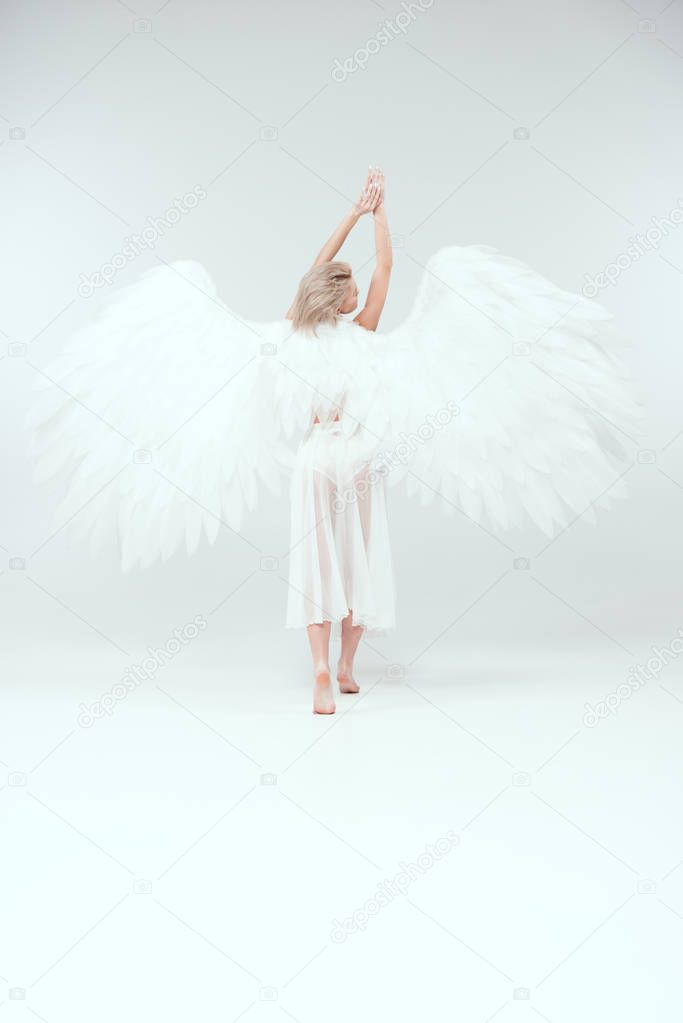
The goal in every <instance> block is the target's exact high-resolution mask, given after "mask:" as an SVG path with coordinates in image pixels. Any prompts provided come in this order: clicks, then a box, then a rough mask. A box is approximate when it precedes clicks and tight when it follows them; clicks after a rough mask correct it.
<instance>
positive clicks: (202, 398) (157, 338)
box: [29, 262, 288, 568]
mask: <svg viewBox="0 0 683 1023" xmlns="http://www.w3.org/2000/svg"><path fill="white" fill-rule="evenodd" d="M287 331H288V326H287V325H286V324H285V323H280V324H257V323H249V322H247V321H244V320H241V319H240V318H239V317H237V316H236V315H235V314H234V313H232V312H231V311H230V310H229V309H227V307H226V306H224V305H223V303H221V301H220V300H219V299H218V297H217V295H216V290H215V287H214V285H213V282H212V280H211V278H210V277H209V275H208V274H207V272H206V271H205V270H204V268H203V267H202V266H201V265H200V264H198V263H194V262H178V263H174V264H170V265H168V266H164V267H160V268H158V269H155V270H152V271H150V272H149V273H148V274H147V275H146V276H144V277H143V278H142V279H141V280H140V281H138V282H137V283H135V284H133V285H131V286H130V287H127V288H125V289H122V290H121V291H120V292H119V293H118V295H117V296H116V298H115V300H114V301H113V302H112V303H111V304H109V305H108V306H106V307H105V308H104V309H103V310H102V312H101V314H100V315H99V318H98V319H96V320H95V321H94V322H93V323H91V324H88V325H87V326H85V327H84V328H82V329H81V330H80V332H79V333H77V334H76V336H75V337H74V338H73V339H72V340H71V341H70V343H69V344H68V346H67V347H66V349H65V351H64V353H63V354H62V355H61V356H60V357H59V358H58V360H57V361H56V362H55V363H54V364H53V365H51V366H50V367H48V369H47V370H46V371H45V373H44V375H43V377H42V378H41V382H40V385H39V391H38V393H37V395H36V397H35V401H34V405H33V408H32V410H31V413H30V416H29V420H30V421H29V426H30V427H31V428H32V431H33V438H34V448H35V453H36V455H37V476H38V478H39V479H48V478H51V477H57V480H58V482H60V483H62V484H63V487H64V491H65V492H64V497H63V500H62V502H61V505H60V507H59V509H58V511H57V516H56V524H57V526H58V527H61V526H63V525H65V524H66V523H69V522H72V526H73V529H74V530H75V531H76V533H77V535H78V537H79V538H80V539H82V540H87V541H89V543H90V545H91V547H92V549H98V548H99V547H100V546H101V545H102V544H103V543H104V542H105V541H106V540H108V539H111V538H114V539H118V541H119V543H120V545H121V553H122V562H123V567H124V568H129V567H131V566H133V565H135V564H139V565H147V564H149V563H151V562H153V561H154V560H155V559H157V558H162V559H164V560H165V559H166V558H168V557H169V556H170V555H171V554H173V553H174V552H175V551H176V550H177V549H179V548H180V547H182V546H184V547H185V548H186V550H187V551H188V553H192V552H193V551H194V550H195V549H196V548H197V546H198V544H199V541H200V538H201V536H202V535H203V534H204V535H206V536H207V537H208V539H209V541H211V542H213V541H214V540H215V538H216V535H217V533H218V530H219V528H220V527H221V525H222V524H223V525H227V526H229V527H230V528H231V529H233V530H236V531H239V529H240V526H241V524H242V519H243V514H244V510H245V508H251V507H253V505H254V502H255V499H256V493H257V484H258V482H259V480H260V481H262V482H263V483H264V484H265V485H266V486H267V487H269V488H270V489H273V490H275V491H277V489H278V485H279V478H280V468H281V465H282V464H283V461H284V460H286V449H285V448H284V447H283V444H282V439H281V435H280V432H279V431H280V424H279V421H278V419H277V417H276V416H273V415H272V406H271V403H270V398H269V396H271V395H272V394H273V393H274V389H275V386H276V376H277V374H276V362H277V360H276V359H273V358H272V357H271V356H272V354H273V353H274V352H275V351H276V349H277V345H278V341H279V340H280V338H281V337H282V336H284V335H285V334H286V332H287Z"/></svg>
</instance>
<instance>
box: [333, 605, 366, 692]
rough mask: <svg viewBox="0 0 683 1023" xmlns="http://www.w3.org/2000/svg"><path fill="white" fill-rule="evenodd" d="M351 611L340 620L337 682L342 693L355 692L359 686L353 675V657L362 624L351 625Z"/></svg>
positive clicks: (361, 631)
mask: <svg viewBox="0 0 683 1023" xmlns="http://www.w3.org/2000/svg"><path fill="white" fill-rule="evenodd" d="M352 621H353V612H351V614H348V615H347V616H346V618H345V619H344V621H343V622H342V639H341V656H340V658H339V664H338V665H337V682H338V683H339V691H340V692H342V693H357V692H359V691H360V690H359V688H358V686H357V684H356V681H355V679H354V677H353V659H354V657H355V656H356V650H357V649H358V644H359V643H360V641H361V637H362V635H363V626H362V625H352Z"/></svg>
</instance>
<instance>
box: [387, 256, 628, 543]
mask: <svg viewBox="0 0 683 1023" xmlns="http://www.w3.org/2000/svg"><path fill="white" fill-rule="evenodd" d="M610 318H611V317H610V314H609V313H607V312H606V311H605V310H604V309H603V308H601V307H600V306H599V305H597V304H595V303H594V302H591V301H589V300H587V299H584V298H581V297H579V296H577V295H572V294H569V293H567V292H565V291H562V290H561V289H559V288H557V287H556V286H555V285H553V284H552V283H550V282H549V281H547V280H544V279H543V278H542V277H541V276H539V275H538V274H537V273H535V272H534V271H533V270H531V269H530V268H529V267H527V266H525V265H524V264H523V263H521V262H519V261H517V260H514V259H510V258H507V257H505V256H502V255H501V254H500V253H498V252H496V251H495V250H494V249H491V248H488V247H485V246H472V247H467V248H457V247H453V248H447V249H443V250H442V251H440V252H439V253H437V254H436V255H435V256H434V257H433V258H432V259H431V260H430V261H429V263H428V265H427V266H426V268H425V271H424V275H423V278H422V282H421V285H420V288H419V292H418V295H417V298H416V301H415V304H414V307H413V309H412V311H411V313H410V315H409V317H408V319H407V320H406V321H405V322H404V323H403V325H402V326H401V327H399V328H398V329H397V330H395V331H393V332H391V333H389V334H386V335H384V336H381V335H378V336H377V338H376V341H375V349H376V352H377V354H378V358H379V362H380V364H381V365H382V372H383V376H384V379H385V380H386V387H387V400H388V401H389V402H390V404H391V422H392V431H391V436H390V437H387V438H386V439H385V451H384V454H383V455H382V456H381V458H380V461H384V462H385V464H386V466H387V469H388V472H387V478H388V482H389V483H390V484H391V483H394V482H397V481H399V480H401V479H404V480H405V482H406V486H407V489H408V491H409V492H410V493H415V494H417V495H418V496H419V497H420V499H421V500H422V501H423V502H425V503H426V502H428V501H431V500H433V499H434V497H435V495H440V496H441V497H443V498H444V502H445V503H444V507H445V508H446V510H448V507H449V506H455V507H457V508H460V509H461V510H462V511H464V512H465V513H466V514H467V515H469V516H470V517H471V518H473V519H475V520H476V521H477V522H481V521H486V522H488V523H489V524H490V525H492V526H494V527H497V528H500V529H506V528H508V527H510V526H513V525H523V524H524V522H525V520H528V518H530V519H531V520H532V521H533V522H534V523H536V524H537V525H538V526H539V527H541V529H543V531H544V532H546V533H547V534H549V535H552V534H553V532H554V531H555V529H556V528H557V527H558V526H561V525H562V524H566V523H567V522H568V521H570V520H571V519H572V518H574V517H575V516H576V515H577V514H580V513H583V512H585V511H586V510H587V509H588V508H589V507H590V506H591V504H592V503H593V502H596V501H597V499H598V498H601V495H603V493H605V494H606V497H605V498H603V501H604V502H605V503H606V501H607V500H608V498H609V497H616V496H619V494H620V492H621V491H623V482H620V476H621V475H622V474H623V472H624V471H625V468H626V467H627V466H628V464H631V463H632V461H633V459H632V455H631V454H629V448H630V447H632V445H631V444H630V442H631V441H632V440H633V438H632V436H631V434H632V432H633V430H634V428H635V424H636V423H637V420H638V408H637V405H636V404H635V402H634V400H633V397H632V394H631V388H630V385H629V382H628V379H627V374H626V371H625V368H624V365H623V364H622V362H621V360H620V358H619V356H618V354H617V347H618V342H617V339H616V337H615V336H614V334H613V332H612V330H611V328H610V324H609V320H610ZM385 471H386V470H385ZM607 492H608V493H607Z"/></svg>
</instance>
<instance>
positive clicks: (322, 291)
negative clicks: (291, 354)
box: [292, 261, 352, 334]
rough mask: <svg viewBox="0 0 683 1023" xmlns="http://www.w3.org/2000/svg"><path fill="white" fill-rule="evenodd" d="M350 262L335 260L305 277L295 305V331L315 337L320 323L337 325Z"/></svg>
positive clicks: (317, 267)
mask: <svg viewBox="0 0 683 1023" xmlns="http://www.w3.org/2000/svg"><path fill="white" fill-rule="evenodd" d="M351 277H352V272H351V267H350V266H349V264H348V263H342V262H338V261H332V262H330V263H321V264H320V265H319V266H314V267H312V268H311V269H310V270H309V271H308V273H306V274H304V276H303V277H302V278H301V283H300V284H299V290H298V291H297V293H296V298H295V299H294V304H293V305H292V321H293V324H294V329H295V330H300V331H303V332H304V333H312V334H315V328H316V327H317V326H318V325H319V324H321V323H335V322H336V320H337V317H338V316H339V308H340V306H341V304H342V302H343V301H344V297H345V295H346V292H347V290H348V287H349V282H350V281H351Z"/></svg>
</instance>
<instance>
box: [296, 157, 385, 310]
mask: <svg viewBox="0 0 683 1023" xmlns="http://www.w3.org/2000/svg"><path fill="white" fill-rule="evenodd" d="M380 178H381V175H380V172H379V171H378V170H375V169H373V168H372V167H370V168H369V170H368V176H367V178H366V179H365V184H364V186H363V189H362V191H361V193H360V198H359V199H358V202H356V203H354V205H353V207H352V209H351V210H349V212H348V213H347V214H346V216H345V217H344V219H343V220H342V221H341V223H340V224H338V226H337V227H336V228H335V229H334V231H333V232H332V234H331V235H330V237H329V238H328V239H327V241H326V242H325V244H324V245H323V247H322V249H321V250H320V252H319V253H318V255H317V256H316V258H315V260H314V261H313V263H312V266H319V265H320V264H321V263H329V262H331V260H333V259H334V257H335V256H336V255H337V253H338V252H339V250H340V249H341V247H342V245H343V244H344V242H345V241H346V239H347V238H348V236H349V234H350V232H351V229H352V228H353V227H355V226H356V224H357V223H358V221H359V220H360V218H361V217H362V216H363V215H364V214H366V213H372V211H373V210H374V209H375V206H376V205H377V203H378V202H379V200H380V195H381V182H380ZM292 309H293V305H292V306H290V307H289V309H288V311H287V316H286V319H288V320H291V319H292Z"/></svg>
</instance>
